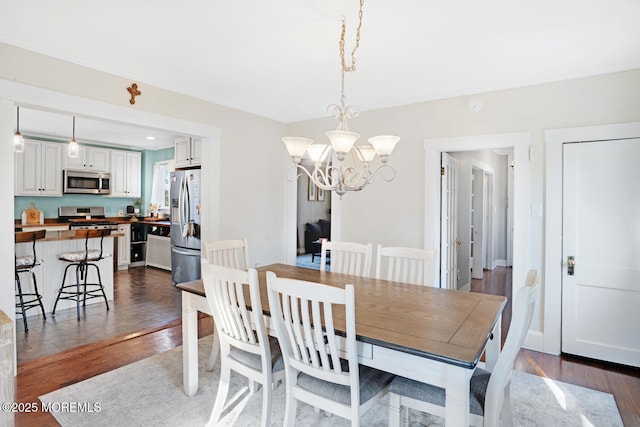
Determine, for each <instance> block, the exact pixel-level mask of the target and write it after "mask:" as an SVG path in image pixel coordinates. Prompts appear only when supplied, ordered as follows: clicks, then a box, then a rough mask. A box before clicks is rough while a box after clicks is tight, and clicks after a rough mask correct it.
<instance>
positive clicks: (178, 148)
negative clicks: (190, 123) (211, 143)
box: [175, 137, 202, 168]
mask: <svg viewBox="0 0 640 427" xmlns="http://www.w3.org/2000/svg"><path fill="white" fill-rule="evenodd" d="M175 158H176V167H177V168H184V167H190V166H200V164H201V163H202V139H200V138H189V137H182V138H178V139H176V140H175Z"/></svg>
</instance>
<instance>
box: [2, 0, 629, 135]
mask: <svg viewBox="0 0 640 427" xmlns="http://www.w3.org/2000/svg"><path fill="white" fill-rule="evenodd" d="M0 1H2V3H4V4H3V5H2V9H3V13H2V14H0V42H4V43H7V44H11V45H15V46H18V47H22V48H26V49H30V50H33V51H36V52H40V53H43V54H46V55H50V56H53V57H56V58H60V59H63V60H66V61H69V62H72V63H76V64H80V65H83V66H87V67H90V68H94V69H97V70H101V71H105V72H108V73H112V74H115V75H119V76H122V77H125V78H128V79H130V80H131V81H132V82H137V83H138V86H139V87H140V89H141V90H142V92H143V94H144V86H145V85H153V86H158V87H161V88H165V89H169V90H173V91H176V92H180V93H184V94H187V95H190V96H194V97H197V98H201V99H205V100H208V101H211V102H214V103H217V104H221V105H225V106H229V107H233V108H237V109H240V110H243V111H247V112H250V113H254V114H257V115H260V116H264V117H268V118H271V119H274V120H278V121H281V122H284V123H289V122H294V121H299V120H305V119H311V118H318V117H323V116H325V115H326V105H328V104H331V103H338V101H339V96H340V93H339V90H340V86H339V82H340V62H339V61H340V58H339V51H338V40H339V35H340V19H341V17H342V16H343V15H344V16H346V19H347V43H346V50H347V59H349V57H350V51H351V49H352V48H353V46H354V33H355V26H356V23H357V7H358V3H357V1H356V0H350V1H347V0H279V1H276V2H265V1H259V0H245V1H221V0H185V1H182V2H176V1H170V0H156V1H154V2H148V1H142V0H111V1H108V2H100V3H95V2H86V1H82V0H59V1H55V2H50V1H45V0H39V1H11V2H9V0H0ZM7 3H10V4H7ZM638 22H640V1H638V0H563V1H557V0H539V1H531V2H517V1H512V0H485V1H477V0H456V1H444V0H440V1H434V0H430V1H427V0H396V1H393V2H392V1H382V0H367V2H366V3H365V5H364V21H363V24H362V37H361V44H360V48H359V50H358V51H357V52H356V60H357V71H356V72H355V73H352V74H348V75H347V81H346V95H347V104H352V103H353V104H356V105H358V106H359V107H360V109H361V110H371V109H378V108H384V107H390V106H396V105H403V104H409V103H414V102H421V101H427V100H433V99H440V98H447V97H453V96H460V95H468V94H478V93H483V92H488V91H495V90H501V89H507V88H513V87H520V86H526V85H533V84H539V83H545V82H550V81H558V80H564V79H571V78H577V77H584V76H589V75H596V74H603V73H609V72H616V71H622V70H628V69H634V68H640V25H638ZM43 72H44V71H43ZM125 95H126V94H125ZM143 96H144V95H143ZM42 114H45V113H42ZM64 119H65V123H64V125H59V128H56V129H54V128H53V127H52V126H54V125H53V123H52V122H51V121H48V122H47V121H46V120H45V119H44V118H43V116H40V117H38V118H37V120H36V119H34V121H33V122H31V121H30V120H31V119H30V118H29V115H28V111H25V112H24V114H23V115H21V128H22V129H24V130H28V129H29V128H31V130H33V131H34V132H44V133H52V132H60V135H61V136H65V137H69V136H70V129H71V122H70V118H69V117H65V118H64ZM44 123H47V126H46V128H45V125H44ZM98 124H100V123H93V122H88V121H87V123H86V124H82V120H79V121H78V123H77V128H76V136H77V138H78V139H79V140H82V139H83V138H85V137H86V138H91V139H93V138H95V140H97V141H102V140H103V139H105V138H107V137H108V136H107V135H108V134H110V133H113V134H118V133H124V132H125V131H127V132H128V131H129V130H128V129H127V128H120V127H113V124H105V123H102V124H100V126H102V129H97V130H96V132H97V133H93V131H94V130H93V129H92V128H93V127H96V126H98ZM81 126H84V128H81ZM81 129H82V130H81ZM23 133H24V132H23ZM145 133H146V131H145V132H142V134H145ZM56 135H58V134H57V133H56ZM140 136H146V135H140ZM164 136H165V137H166V138H167V140H168V141H170V140H171V138H173V137H174V136H172V135H164ZM127 138H128V140H133V139H134V138H138V136H131V137H129V136H128V137H127ZM112 139H114V140H115V139H116V138H115V137H112ZM120 141H122V139H120ZM104 142H110V141H104ZM110 143H115V142H110ZM118 143H119V144H125V143H124V142H118ZM128 144H130V143H129V142H127V143H126V145H128ZM131 144H132V143H131ZM145 144H148V143H147V142H145ZM158 145H160V144H158Z"/></svg>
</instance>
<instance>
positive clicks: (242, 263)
mask: <svg viewBox="0 0 640 427" xmlns="http://www.w3.org/2000/svg"><path fill="white" fill-rule="evenodd" d="M202 253H203V254H204V257H205V258H206V259H207V262H208V263H209V264H215V265H224V266H225V267H231V268H238V269H240V270H246V269H248V268H249V267H250V264H249V245H248V243H247V239H246V238H243V239H237V240H216V241H214V242H203V243H202Z"/></svg>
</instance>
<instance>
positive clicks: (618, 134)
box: [514, 122, 640, 355]
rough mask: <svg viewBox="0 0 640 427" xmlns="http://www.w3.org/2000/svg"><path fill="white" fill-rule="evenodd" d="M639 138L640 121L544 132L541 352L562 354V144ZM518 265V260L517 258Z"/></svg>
mask: <svg viewBox="0 0 640 427" xmlns="http://www.w3.org/2000/svg"><path fill="white" fill-rule="evenodd" d="M622 138H640V122H631V123H619V124H610V125H601V126H584V127H575V128H565V129H552V130H548V131H546V132H545V152H546V200H545V201H546V209H545V248H544V254H545V259H544V264H545V266H546V268H545V272H544V281H543V283H544V288H543V292H544V296H543V298H542V300H543V301H544V325H545V328H544V336H543V345H542V351H544V352H545V353H550V354H556V355H557V354H560V348H561V319H562V269H563V264H562V263H563V259H562V186H561V185H558V183H559V182H562V174H563V165H562V145H563V144H564V143H569V142H579V141H584V142H586V141H603V140H611V139H622ZM514 262H515V259H514Z"/></svg>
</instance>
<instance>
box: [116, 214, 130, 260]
mask: <svg viewBox="0 0 640 427" xmlns="http://www.w3.org/2000/svg"><path fill="white" fill-rule="evenodd" d="M118 233H122V234H124V236H121V237H118V270H124V269H127V268H129V264H131V224H118Z"/></svg>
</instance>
